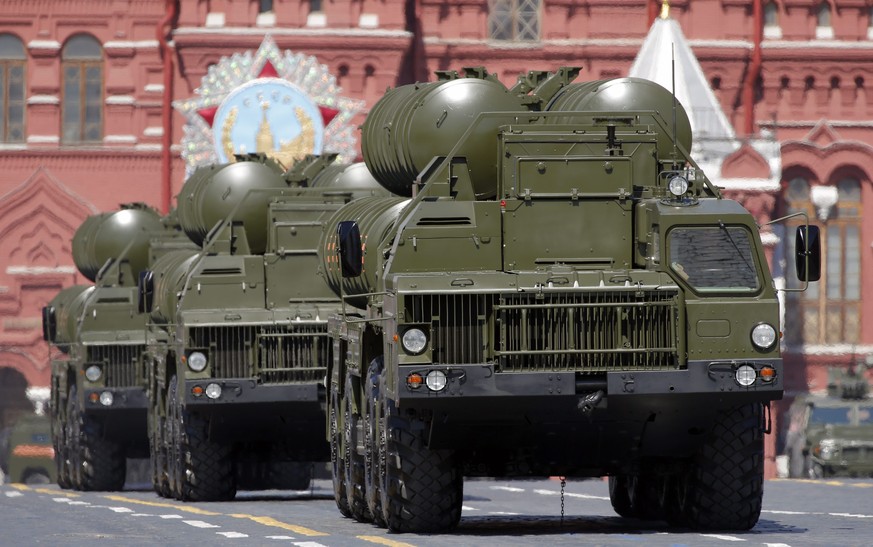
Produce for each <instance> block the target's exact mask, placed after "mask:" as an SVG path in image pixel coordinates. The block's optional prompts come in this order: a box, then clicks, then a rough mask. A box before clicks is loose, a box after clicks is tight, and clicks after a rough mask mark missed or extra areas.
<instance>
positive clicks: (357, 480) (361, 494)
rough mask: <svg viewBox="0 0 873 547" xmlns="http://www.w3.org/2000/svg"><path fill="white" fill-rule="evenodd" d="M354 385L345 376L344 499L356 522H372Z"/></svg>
mask: <svg viewBox="0 0 873 547" xmlns="http://www.w3.org/2000/svg"><path fill="white" fill-rule="evenodd" d="M353 398H354V384H353V382H352V377H351V376H346V390H345V393H344V395H343V446H344V448H345V466H346V469H345V478H346V498H347V501H348V504H349V512H350V513H351V515H352V518H354V519H355V520H356V521H358V522H372V521H373V517H372V515H370V509H369V508H368V507H367V493H366V490H365V488H366V486H365V479H364V456H363V455H361V454H360V453H358V444H359V441H360V439H359V438H358V437H359V435H360V428H359V427H358V426H359V424H360V423H361V419H362V418H361V416H360V415H357V414H355V409H354V405H353V400H354V399H353Z"/></svg>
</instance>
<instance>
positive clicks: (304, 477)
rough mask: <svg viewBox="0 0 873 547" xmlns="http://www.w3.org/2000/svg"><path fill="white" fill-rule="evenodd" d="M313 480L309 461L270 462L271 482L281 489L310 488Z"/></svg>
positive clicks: (274, 486)
mask: <svg viewBox="0 0 873 547" xmlns="http://www.w3.org/2000/svg"><path fill="white" fill-rule="evenodd" d="M311 482H312V464H311V463H309V462H273V463H271V464H270V484H272V485H273V488H278V489H281V490H308V489H309V485H310V483H311Z"/></svg>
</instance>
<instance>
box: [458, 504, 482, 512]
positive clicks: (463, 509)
mask: <svg viewBox="0 0 873 547" xmlns="http://www.w3.org/2000/svg"><path fill="white" fill-rule="evenodd" d="M461 511H478V509H476V508H475V507H468V506H466V505H462V506H461Z"/></svg>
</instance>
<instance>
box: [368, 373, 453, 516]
mask: <svg viewBox="0 0 873 547" xmlns="http://www.w3.org/2000/svg"><path fill="white" fill-rule="evenodd" d="M379 398H380V399H381V408H382V420H381V423H380V425H381V428H382V429H383V433H381V434H380V437H379V442H380V443H381V444H382V445H383V447H382V448H380V449H381V450H383V451H384V452H383V453H384V456H385V457H384V459H383V461H384V465H385V474H384V476H383V477H382V484H381V485H380V488H381V494H382V511H383V516H384V517H385V524H386V526H387V527H388V529H389V530H390V531H392V532H416V533H435V532H445V531H448V530H452V529H453V528H455V527H456V526H457V525H458V522H459V521H460V520H461V502H462V499H463V493H464V492H463V491H464V482H463V476H462V475H461V470H460V466H459V465H458V464H457V463H456V461H455V454H454V452H453V451H451V450H431V449H429V448H428V447H427V445H426V444H425V442H424V440H423V439H422V433H423V432H424V430H425V427H423V426H425V424H424V423H422V422H412V421H411V420H410V419H409V418H407V417H405V416H402V415H401V414H400V413H399V412H398V411H397V408H396V407H395V405H394V401H392V400H391V399H389V398H388V397H387V396H386V394H385V391H384V390H383V391H380V393H379Z"/></svg>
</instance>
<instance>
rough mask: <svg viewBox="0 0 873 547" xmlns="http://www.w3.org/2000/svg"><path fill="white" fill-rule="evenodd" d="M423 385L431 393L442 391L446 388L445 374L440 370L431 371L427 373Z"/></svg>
mask: <svg viewBox="0 0 873 547" xmlns="http://www.w3.org/2000/svg"><path fill="white" fill-rule="evenodd" d="M424 383H425V384H426V385H427V388H428V389H429V390H431V391H442V390H444V389H445V388H446V384H447V382H446V373H445V372H443V371H441V370H432V371H430V372H428V373H427V376H425V378H424Z"/></svg>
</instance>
